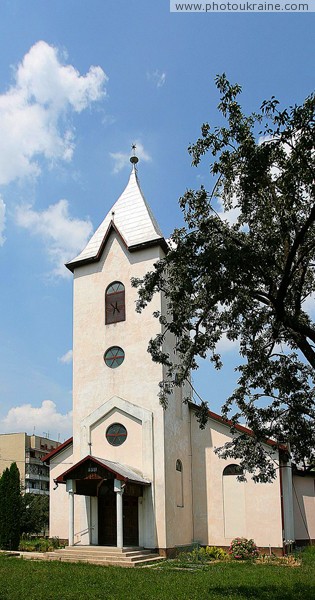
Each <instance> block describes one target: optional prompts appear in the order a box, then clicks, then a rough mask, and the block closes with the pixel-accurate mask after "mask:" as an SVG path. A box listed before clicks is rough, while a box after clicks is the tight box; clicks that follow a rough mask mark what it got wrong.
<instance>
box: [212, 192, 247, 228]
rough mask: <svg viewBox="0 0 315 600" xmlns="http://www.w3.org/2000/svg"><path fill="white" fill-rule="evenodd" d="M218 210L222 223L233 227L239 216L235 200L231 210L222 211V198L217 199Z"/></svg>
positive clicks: (239, 212)
mask: <svg viewBox="0 0 315 600" xmlns="http://www.w3.org/2000/svg"><path fill="white" fill-rule="evenodd" d="M218 203H219V207H220V208H219V210H218V211H217V213H218V215H219V217H220V218H221V219H222V221H227V222H228V223H229V225H234V224H235V223H236V221H237V219H238V217H239V216H240V214H241V210H240V208H239V207H238V206H237V200H236V198H235V200H234V201H233V202H232V206H233V207H232V208H231V209H230V210H224V205H223V200H222V198H218Z"/></svg>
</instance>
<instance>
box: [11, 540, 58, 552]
mask: <svg viewBox="0 0 315 600" xmlns="http://www.w3.org/2000/svg"><path fill="white" fill-rule="evenodd" d="M60 547H62V546H61V545H60V543H59V538H57V537H54V538H27V537H23V539H21V541H20V545H19V550H21V552H52V551H53V550H56V548H60Z"/></svg>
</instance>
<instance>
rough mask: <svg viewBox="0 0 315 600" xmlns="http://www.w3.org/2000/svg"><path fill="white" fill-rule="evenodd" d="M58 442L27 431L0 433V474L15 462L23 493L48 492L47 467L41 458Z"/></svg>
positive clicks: (57, 444)
mask: <svg viewBox="0 0 315 600" xmlns="http://www.w3.org/2000/svg"><path fill="white" fill-rule="evenodd" d="M59 444H60V443H59V442H56V441H55V440H51V439H49V438H48V437H45V436H39V435H27V433H2V434H0V474H1V473H2V472H3V471H4V469H6V467H10V465H11V464H12V463H13V462H16V464H17V466H18V469H19V471H20V477H21V484H22V491H23V493H32V494H46V495H47V494H49V468H48V467H47V466H46V465H44V464H43V462H42V461H41V458H42V457H43V456H45V454H47V453H49V452H51V451H52V450H54V449H55V448H57V447H58V446H59Z"/></svg>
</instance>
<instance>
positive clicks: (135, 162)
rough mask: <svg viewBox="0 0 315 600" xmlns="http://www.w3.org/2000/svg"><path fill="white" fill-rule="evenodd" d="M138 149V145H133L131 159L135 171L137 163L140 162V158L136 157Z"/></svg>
mask: <svg viewBox="0 0 315 600" xmlns="http://www.w3.org/2000/svg"><path fill="white" fill-rule="evenodd" d="M136 148H137V146H136V144H132V146H131V149H132V151H133V155H132V156H131V157H130V162H131V164H132V166H133V168H134V169H135V168H136V164H137V162H139V158H138V157H137V156H136Z"/></svg>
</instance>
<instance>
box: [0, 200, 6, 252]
mask: <svg viewBox="0 0 315 600" xmlns="http://www.w3.org/2000/svg"><path fill="white" fill-rule="evenodd" d="M5 209H6V206H5V203H4V202H3V199H2V198H1V196H0V246H3V244H4V242H5V237H4V234H3V232H4V230H5V221H6V219H5Z"/></svg>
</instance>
